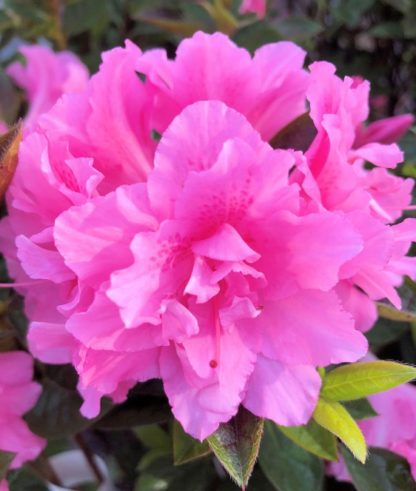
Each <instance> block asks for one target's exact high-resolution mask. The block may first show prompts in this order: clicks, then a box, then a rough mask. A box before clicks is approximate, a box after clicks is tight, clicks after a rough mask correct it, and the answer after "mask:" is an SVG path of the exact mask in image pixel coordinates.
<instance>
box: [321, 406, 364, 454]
mask: <svg viewBox="0 0 416 491" xmlns="http://www.w3.org/2000/svg"><path fill="white" fill-rule="evenodd" d="M313 418H314V420H315V421H316V422H317V423H318V424H320V425H321V426H323V427H324V428H325V429H327V430H328V431H330V432H331V433H333V434H334V435H336V436H337V437H338V438H339V439H340V440H342V441H343V442H344V443H345V445H346V446H347V447H348V448H349V449H350V450H351V452H352V453H353V454H354V455H355V457H356V458H357V459H358V460H359V461H360V462H365V459H366V456H367V445H366V443H365V439H364V436H363V434H362V432H361V430H360V428H359V427H358V425H357V423H356V422H355V421H354V420H353V419H352V417H351V415H350V414H349V413H348V411H347V410H346V409H345V408H344V406H342V405H341V404H340V403H339V402H334V401H326V400H325V399H320V400H319V401H318V404H317V406H316V408H315V412H314V413H313Z"/></svg>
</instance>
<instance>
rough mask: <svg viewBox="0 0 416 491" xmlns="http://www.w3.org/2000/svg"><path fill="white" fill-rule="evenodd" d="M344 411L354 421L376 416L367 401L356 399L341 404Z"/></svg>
mask: <svg viewBox="0 0 416 491" xmlns="http://www.w3.org/2000/svg"><path fill="white" fill-rule="evenodd" d="M343 406H344V407H345V409H346V410H347V411H348V412H349V413H350V414H351V416H352V417H353V418H354V419H356V420H357V419H367V418H374V416H378V414H377V413H376V411H375V410H374V408H373V406H372V405H371V404H370V402H369V401H368V399H356V400H355V401H346V402H344V403H343Z"/></svg>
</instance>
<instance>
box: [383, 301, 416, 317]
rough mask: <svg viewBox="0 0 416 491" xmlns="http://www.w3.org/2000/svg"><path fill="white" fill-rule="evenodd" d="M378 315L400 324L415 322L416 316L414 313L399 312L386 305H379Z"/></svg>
mask: <svg viewBox="0 0 416 491" xmlns="http://www.w3.org/2000/svg"><path fill="white" fill-rule="evenodd" d="M377 310H378V315H379V316H380V317H383V318H384V319H389V320H391V321H398V322H415V321H416V314H415V313H413V312H407V311H406V310H397V309H395V308H394V307H391V306H390V305H387V304H385V303H381V302H378V303H377Z"/></svg>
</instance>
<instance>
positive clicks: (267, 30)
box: [233, 20, 282, 53]
mask: <svg viewBox="0 0 416 491" xmlns="http://www.w3.org/2000/svg"><path fill="white" fill-rule="evenodd" d="M281 39H282V37H281V36H280V34H279V33H278V32H277V31H276V29H274V28H273V27H272V26H271V25H270V24H269V23H268V22H266V21H265V20H260V21H257V22H253V23H252V24H249V25H248V26H245V27H243V28H241V29H239V30H238V31H237V32H236V33H235V34H234V36H233V41H234V42H235V43H236V44H238V45H239V46H241V47H242V48H246V49H248V50H249V51H250V52H251V53H253V52H254V51H255V50H256V49H258V48H260V47H261V46H263V45H264V44H268V43H275V42H277V41H280V40H281Z"/></svg>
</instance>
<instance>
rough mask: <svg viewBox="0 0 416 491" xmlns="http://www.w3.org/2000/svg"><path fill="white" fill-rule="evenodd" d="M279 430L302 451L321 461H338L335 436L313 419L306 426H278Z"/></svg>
mask: <svg viewBox="0 0 416 491" xmlns="http://www.w3.org/2000/svg"><path fill="white" fill-rule="evenodd" d="M279 429H280V431H281V432H282V433H284V434H285V435H286V436H287V437H288V438H290V439H291V440H292V441H293V442H294V443H296V445H299V446H300V447H302V448H303V449H304V450H307V451H308V452H310V453H313V454H314V455H316V456H318V457H320V458H322V459H326V460H338V455H337V441H336V439H335V436H334V435H333V434H332V433H330V432H329V431H327V430H325V429H324V428H322V426H319V425H318V424H317V423H316V422H315V421H314V420H313V419H312V420H311V421H309V423H308V424H307V425H303V426H279Z"/></svg>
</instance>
